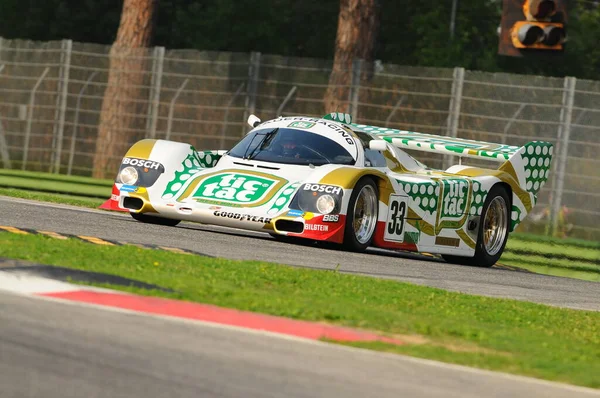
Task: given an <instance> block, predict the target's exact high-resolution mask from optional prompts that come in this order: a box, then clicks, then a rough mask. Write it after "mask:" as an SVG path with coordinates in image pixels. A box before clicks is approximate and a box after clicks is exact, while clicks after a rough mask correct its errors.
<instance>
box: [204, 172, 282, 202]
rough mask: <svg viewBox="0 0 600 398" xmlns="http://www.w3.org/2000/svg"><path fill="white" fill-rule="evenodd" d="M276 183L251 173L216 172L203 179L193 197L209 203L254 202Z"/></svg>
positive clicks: (261, 197)
mask: <svg viewBox="0 0 600 398" xmlns="http://www.w3.org/2000/svg"><path fill="white" fill-rule="evenodd" d="M276 183H277V181H276V180H274V179H271V178H267V177H259V176H255V175H252V174H243V173H224V174H216V175H213V176H210V177H208V178H206V179H204V180H203V181H202V182H201V183H200V184H199V185H198V188H197V189H196V192H195V193H194V194H193V197H194V198H196V199H200V200H203V201H207V202H209V203H210V202H212V203H215V202H214V200H217V201H218V202H227V203H231V204H250V203H256V202H259V201H260V200H261V199H263V198H264V197H265V196H266V195H267V193H268V192H269V191H270V189H271V188H272V187H273V186H274V185H275V184H276ZM218 202H217V203H218Z"/></svg>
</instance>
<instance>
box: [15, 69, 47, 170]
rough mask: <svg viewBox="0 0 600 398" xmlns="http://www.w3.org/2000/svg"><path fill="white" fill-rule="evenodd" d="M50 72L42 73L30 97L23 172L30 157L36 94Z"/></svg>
mask: <svg viewBox="0 0 600 398" xmlns="http://www.w3.org/2000/svg"><path fill="white" fill-rule="evenodd" d="M48 71H50V68H48V67H47V68H46V69H44V72H42V75H41V76H40V77H39V78H38V79H37V82H35V86H33V90H31V94H30V95H29V109H28V115H27V126H26V127H25V142H24V143H23V160H22V163H21V170H25V167H26V166H27V156H28V155H29V140H30V139H31V124H32V122H33V107H34V105H35V93H36V91H37V89H38V87H39V86H40V84H42V81H43V80H44V78H45V77H46V75H47V74H48Z"/></svg>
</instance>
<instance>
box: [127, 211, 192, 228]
mask: <svg viewBox="0 0 600 398" xmlns="http://www.w3.org/2000/svg"><path fill="white" fill-rule="evenodd" d="M129 214H131V217H133V218H134V219H135V220H137V221H140V222H143V223H146V224H156V225H164V226H167V227H174V226H176V225H177V224H179V223H180V222H181V220H174V219H171V218H163V217H158V216H149V215H147V214H143V213H129Z"/></svg>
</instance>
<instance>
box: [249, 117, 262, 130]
mask: <svg viewBox="0 0 600 398" xmlns="http://www.w3.org/2000/svg"><path fill="white" fill-rule="evenodd" d="M260 122H261V120H260V119H259V118H258V117H256V116H254V115H250V116H248V124H249V125H250V127H252V128H254V127H256V126H258V125H259V124H260Z"/></svg>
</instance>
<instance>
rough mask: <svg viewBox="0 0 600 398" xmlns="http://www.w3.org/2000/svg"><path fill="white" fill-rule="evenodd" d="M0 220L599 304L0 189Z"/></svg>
mask: <svg viewBox="0 0 600 398" xmlns="http://www.w3.org/2000/svg"><path fill="white" fill-rule="evenodd" d="M0 225H8V226H13V227H21V228H32V229H40V230H46V231H54V232H59V233H66V234H76V235H87V236H96V237H100V238H104V239H113V240H119V241H127V242H131V243H143V244H158V245H163V246H170V247H178V248H183V249H188V250H194V251H198V252H202V253H205V254H208V255H211V256H218V257H226V258H232V259H251V260H264V261H272V262H278V263H283V264H289V265H295V266H301V267H309V268H317V269H335V268H338V270H339V271H341V272H347V273H354V274H363V275H368V276H373V277H378V278H389V279H395V280H400V281H406V282H411V283H416V284H421V285H428V286H434V287H439V288H442V289H447V290H453V291H460V292H464V293H470V294H479V295H484V296H491V297H503V298H512V299H517V300H526V301H532V302H537V303H544V304H550V305H555V306H561V307H569V308H574V309H586V310H594V311H600V284H598V283H594V282H586V281H582V280H577V279H569V278H559V277H553V276H546V275H537V274H532V273H527V272H518V271H512V270H508V269H503V268H496V267H493V268H490V269H482V268H473V267H465V266H459V265H452V264H447V263H445V262H443V261H440V260H435V259H424V258H423V256H417V255H412V254H409V253H394V252H389V251H383V250H369V251H368V252H367V253H348V252H343V251H340V250H334V249H329V248H322V247H318V246H315V245H312V244H290V243H283V242H278V241H276V240H274V239H273V238H271V237H270V236H269V235H268V234H263V233H253V232H247V231H241V230H237V229H231V228H221V227H215V226H209V225H200V224H195V223H181V224H180V225H179V226H177V227H163V226H155V225H149V224H143V223H140V222H137V221H135V220H133V219H132V218H131V217H130V216H129V215H128V214H123V213H116V212H106V211H100V210H93V209H82V208H77V207H72V206H64V205H54V204H49V203H40V202H33V201H25V200H22V199H13V198H7V197H0Z"/></svg>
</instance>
